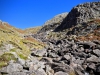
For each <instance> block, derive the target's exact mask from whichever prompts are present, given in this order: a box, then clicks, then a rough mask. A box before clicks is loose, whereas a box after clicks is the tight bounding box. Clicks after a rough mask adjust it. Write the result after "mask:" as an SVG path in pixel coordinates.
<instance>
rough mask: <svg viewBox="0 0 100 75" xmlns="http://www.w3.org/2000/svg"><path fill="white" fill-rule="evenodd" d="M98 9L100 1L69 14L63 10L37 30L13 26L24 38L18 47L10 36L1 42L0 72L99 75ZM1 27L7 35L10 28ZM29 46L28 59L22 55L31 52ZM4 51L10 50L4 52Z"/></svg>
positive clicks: (99, 30) (35, 74)
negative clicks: (11, 42)
mask: <svg viewBox="0 0 100 75" xmlns="http://www.w3.org/2000/svg"><path fill="white" fill-rule="evenodd" d="M99 9H100V2H92V3H84V4H80V5H77V6H76V7H74V8H73V9H72V10H71V11H70V12H69V13H68V14H67V13H63V14H60V15H58V16H56V17H54V18H53V19H51V20H49V21H47V22H46V23H45V24H44V25H43V27H39V28H36V30H35V31H34V28H33V30H32V29H27V30H26V31H21V30H17V29H14V30H17V31H14V30H13V32H17V35H18V36H19V34H22V33H19V32H18V31H20V32H23V38H22V36H19V37H20V38H21V39H20V38H19V37H17V39H19V42H18V41H17V40H16V41H17V42H18V43H17V46H13V44H10V45H9V43H7V41H9V39H7V40H6V41H5V44H4V45H2V42H1V45H0V48H1V49H0V53H1V55H0V74H1V75H4V74H5V75H100V11H99ZM0 26H1V28H0V30H3V31H2V35H3V36H2V38H4V37H5V36H6V35H8V33H5V30H6V29H8V28H6V27H4V26H2V25H0ZM2 28H3V29H2ZM5 28H6V29H5ZM28 31H29V32H28ZM25 32H26V33H25ZM14 34H15V33H13V35H14ZM26 34H27V35H26ZM13 35H12V34H9V36H13ZM14 36H15V35H14ZM7 37H8V36H7ZM9 38H10V39H14V37H13V38H11V37H9ZM14 40H15V39H14ZM26 40H27V41H26ZM37 40H38V41H37ZM1 41H2V39H1ZM23 41H24V42H23ZM41 41H42V42H43V43H42V42H41ZM13 42H14V43H16V42H15V41H13ZM6 43H7V44H6ZM23 44H24V46H25V47H24V49H23V47H22V46H23ZM13 47H14V48H17V50H15V49H13ZM27 47H28V48H29V50H28V51H30V53H29V55H27V57H28V58H27V59H22V58H20V57H23V55H26V54H27V53H28V52H26V48H27ZM3 48H5V49H3ZM8 48H9V50H8ZM21 48H22V50H21ZM18 49H19V50H18ZM2 50H6V51H7V50H8V51H9V52H6V53H2ZM20 51H23V52H22V53H23V55H18V54H19V53H20ZM24 51H25V54H24ZM17 53H18V54H17ZM19 56H20V57H19Z"/></svg>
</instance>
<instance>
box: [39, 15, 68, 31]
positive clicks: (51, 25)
mask: <svg viewBox="0 0 100 75" xmlns="http://www.w3.org/2000/svg"><path fill="white" fill-rule="evenodd" d="M67 14H68V13H62V14H59V15H57V16H55V17H54V18H52V19H50V20H48V21H46V22H45V23H44V25H43V27H42V29H41V30H40V31H39V32H46V31H53V30H55V28H56V27H58V26H59V25H60V24H61V23H62V21H63V19H64V18H65V17H66V16H67Z"/></svg>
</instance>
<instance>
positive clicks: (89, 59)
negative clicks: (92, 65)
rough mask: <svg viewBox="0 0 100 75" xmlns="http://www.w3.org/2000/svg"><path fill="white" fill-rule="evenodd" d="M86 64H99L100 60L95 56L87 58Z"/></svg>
mask: <svg viewBox="0 0 100 75" xmlns="http://www.w3.org/2000/svg"><path fill="white" fill-rule="evenodd" d="M87 62H100V58H98V57H97V56H95V55H92V56H91V57H90V58H87Z"/></svg>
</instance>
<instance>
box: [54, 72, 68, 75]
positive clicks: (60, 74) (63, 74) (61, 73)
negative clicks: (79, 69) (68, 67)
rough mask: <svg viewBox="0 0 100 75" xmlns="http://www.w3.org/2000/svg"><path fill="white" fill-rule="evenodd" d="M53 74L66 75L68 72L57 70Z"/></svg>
mask: <svg viewBox="0 0 100 75" xmlns="http://www.w3.org/2000/svg"><path fill="white" fill-rule="evenodd" d="M54 75H68V73H66V72H62V71H59V72H56V73H55V74H54Z"/></svg>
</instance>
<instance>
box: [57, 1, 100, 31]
mask: <svg viewBox="0 0 100 75" xmlns="http://www.w3.org/2000/svg"><path fill="white" fill-rule="evenodd" d="M97 8H98V9H100V2H90V3H84V4H79V5H77V6H76V7H74V8H73V9H72V10H71V11H70V12H69V14H68V15H67V17H66V18H65V19H64V20H63V22H62V23H61V25H60V26H59V27H57V28H56V31H60V30H64V29H67V28H70V27H73V26H75V25H78V24H82V23H86V22H87V21H89V19H95V18H100V17H99V15H100V14H99V13H100V11H99V10H98V9H97Z"/></svg>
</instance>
